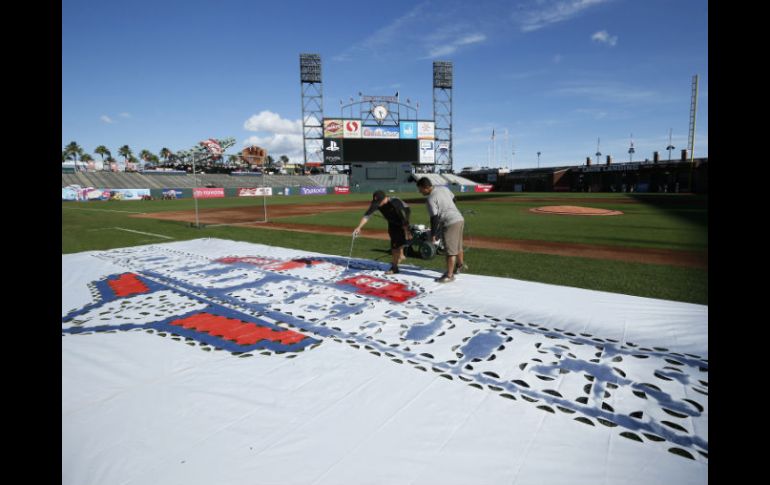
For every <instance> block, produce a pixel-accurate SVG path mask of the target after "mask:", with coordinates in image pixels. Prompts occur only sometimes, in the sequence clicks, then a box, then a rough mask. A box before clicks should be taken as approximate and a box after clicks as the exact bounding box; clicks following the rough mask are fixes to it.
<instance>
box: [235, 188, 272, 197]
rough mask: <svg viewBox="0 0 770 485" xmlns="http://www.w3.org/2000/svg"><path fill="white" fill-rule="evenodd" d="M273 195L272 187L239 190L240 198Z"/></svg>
mask: <svg viewBox="0 0 770 485" xmlns="http://www.w3.org/2000/svg"><path fill="white" fill-rule="evenodd" d="M270 195H273V188H272V187H254V188H240V189H238V197H261V196H270Z"/></svg>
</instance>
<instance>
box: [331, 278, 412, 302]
mask: <svg viewBox="0 0 770 485" xmlns="http://www.w3.org/2000/svg"><path fill="white" fill-rule="evenodd" d="M337 284H338V285H350V286H354V287H356V288H357V289H358V290H357V291H356V293H360V294H362V295H371V296H376V297H379V298H385V299H388V300H392V301H397V302H399V303H402V302H405V301H406V300H408V299H410V298H413V297H414V296H416V295H417V292H416V291H412V290H408V289H407V286H406V285H404V284H403V283H394V282H392V281H388V280H383V279H379V278H373V277H371V276H364V275H358V276H352V277H350V278H345V279H344V280H340V281H338V282H337Z"/></svg>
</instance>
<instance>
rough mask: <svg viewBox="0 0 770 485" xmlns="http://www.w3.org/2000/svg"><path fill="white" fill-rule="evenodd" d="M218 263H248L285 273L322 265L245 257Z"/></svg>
mask: <svg viewBox="0 0 770 485" xmlns="http://www.w3.org/2000/svg"><path fill="white" fill-rule="evenodd" d="M216 262H217V263H223V264H233V263H248V264H253V265H254V266H257V267H260V268H262V269H267V270H271V271H283V270H287V269H297V268H304V267H305V266H307V265H308V264H310V265H314V264H320V263H321V261H314V260H312V259H302V258H298V259H293V260H291V261H279V260H277V259H268V258H259V257H254V256H244V257H240V258H239V257H230V258H219V259H217V260H216Z"/></svg>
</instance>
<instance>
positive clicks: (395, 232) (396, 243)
mask: <svg viewBox="0 0 770 485" xmlns="http://www.w3.org/2000/svg"><path fill="white" fill-rule="evenodd" d="M378 209H379V211H380V213H381V214H382V215H383V217H385V219H386V220H387V221H388V235H390V252H391V254H392V255H393V259H392V261H391V263H390V269H389V270H388V271H386V272H385V274H395V273H398V263H400V262H401V261H403V260H404V259H406V258H405V257H404V246H405V245H406V241H407V240H408V239H409V214H410V213H411V209H410V208H409V206H408V205H407V204H406V202H404V201H402V200H401V199H398V198H396V197H388V196H387V195H385V192H383V191H382V190H378V191H376V192H374V194H372V203H371V205H370V206H369V210H367V211H366V213H365V214H364V216H363V217H362V218H361V222H359V223H358V227H356V228H355V229H354V230H353V236H354V237H355V236H358V235H359V234H360V233H361V228H362V227H364V225H365V224H366V223H367V222H369V217H370V216H371V215H372V214H374V211H376V210H378Z"/></svg>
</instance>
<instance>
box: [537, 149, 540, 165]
mask: <svg viewBox="0 0 770 485" xmlns="http://www.w3.org/2000/svg"><path fill="white" fill-rule="evenodd" d="M537 168H540V152H537Z"/></svg>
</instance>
